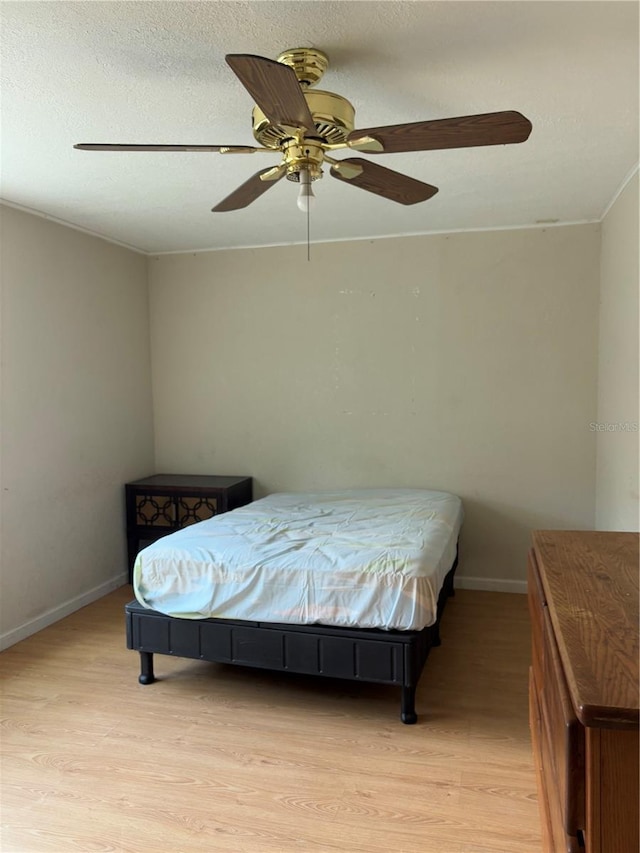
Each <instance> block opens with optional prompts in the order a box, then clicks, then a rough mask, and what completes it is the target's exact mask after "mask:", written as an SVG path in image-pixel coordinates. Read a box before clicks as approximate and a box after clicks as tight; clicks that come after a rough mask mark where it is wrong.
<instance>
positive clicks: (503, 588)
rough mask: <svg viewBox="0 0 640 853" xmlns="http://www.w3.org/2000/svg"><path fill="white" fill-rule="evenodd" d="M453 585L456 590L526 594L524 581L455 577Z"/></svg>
mask: <svg viewBox="0 0 640 853" xmlns="http://www.w3.org/2000/svg"><path fill="white" fill-rule="evenodd" d="M453 585H454V586H455V587H457V588H458V589H482V590H486V591H489V592H517V593H521V594H522V593H524V594H526V592H527V582H526V581H512V580H507V579H506V578H466V577H463V576H460V575H456V576H455V579H454V581H453Z"/></svg>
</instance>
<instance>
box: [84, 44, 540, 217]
mask: <svg viewBox="0 0 640 853" xmlns="http://www.w3.org/2000/svg"><path fill="white" fill-rule="evenodd" d="M225 58H226V61H227V64H228V65H229V66H230V68H231V70H232V71H233V72H234V73H235V75H236V76H237V77H238V79H239V80H240V82H241V83H242V85H243V86H244V87H245V89H246V90H247V91H248V92H249V94H250V95H251V96H252V98H253V99H254V101H255V102H256V105H257V106H255V107H254V109H253V135H254V137H255V139H256V141H257V142H258V143H259V146H248V145H112V144H105V143H80V144H79V145H74V148H81V149H83V150H85V151H202V152H218V153H220V154H254V153H256V152H266V153H267V154H273V153H279V154H280V155H281V160H280V162H279V163H278V165H276V166H273V167H271V168H268V169H262V170H261V171H259V172H256V173H255V174H254V175H252V176H251V177H250V178H249V180H247V181H245V183H244V184H242V185H241V186H239V187H238V188H237V189H236V190H234V192H232V193H231V195H228V196H227V197H226V198H225V199H223V200H222V201H221V202H219V203H218V204H217V205H216V206H215V207H214V208H213V211H214V212H225V211H229V210H238V209H240V208H244V207H247V206H248V205H249V204H251V203H252V202H253V201H255V200H256V199H257V198H259V196H261V195H262V194H263V193H265V192H266V191H267V190H268V189H269V188H270V187H272V186H273V185H274V184H275V183H277V181H279V180H280V179H281V178H283V177H286V178H287V179H288V180H290V181H296V182H297V183H299V184H300V192H299V195H298V207H299V208H300V209H301V210H303V211H305V212H307V213H308V211H309V205H310V203H311V202H312V200H313V197H314V196H313V190H312V186H311V185H312V183H313V181H317V180H318V178H321V177H322V166H323V164H324V163H328V164H329V166H330V170H329V173H330V175H331V177H333V178H336V179H337V180H339V181H343V182H344V183H347V184H351V185H352V186H354V187H359V188H360V189H362V190H366V191H367V192H371V193H375V194H376V195H380V196H383V197H384V198H387V199H389V200H390V201H395V202H398V203H400V204H416V203H417V202H421V201H426V200H427V199H429V198H431V197H432V196H434V195H435V194H436V193H437V192H438V188H437V187H434V186H431V185H430V184H425V183H423V182H422V181H418V180H416V179H415V178H410V177H408V176H407V175H402V174H400V173H399V172H394V171H392V170H391V169H388V168H386V167H384V166H379V165H377V164H376V163H372V162H370V161H369V160H365V159H363V158H361V157H348V158H346V159H340V160H336V159H334V157H333V154H334V152H336V151H340V150H341V149H351V150H354V151H363V152H365V153H367V154H393V153H397V152H408V151H434V150H438V149H444V148H470V147H472V146H478V145H509V144H512V143H516V142H524V141H525V140H526V139H528V137H529V134H530V133H531V122H530V121H529V120H528V119H527V118H525V117H524V116H523V115H522V114H521V113H519V112H515V111H513V110H508V111H503V112H496V113H484V114H482V115H472V116H459V117H457V118H446V119H438V120H435V121H417V122H411V123H410V124H395V125H386V126H383V127H369V128H365V129H363V130H356V129H355V127H354V125H355V110H354V108H353V106H352V104H350V103H349V101H347V99H346V98H343V97H342V95H337V94H335V93H334V92H324V91H321V90H319V89H314V88H313V87H314V86H315V85H316V84H317V83H318V82H319V81H320V80H321V78H322V76H323V74H324V72H325V71H326V70H327V68H328V65H329V59H328V57H327V55H326V54H325V53H323V52H322V51H321V50H317V49H316V48H311V47H299V48H294V49H292V50H286V51H285V52H284V53H281V54H280V56H279V57H278V59H277V60H276V61H273V60H272V59H265V58H264V57H262V56H253V55H251V54H229V55H227V56H226V57H225Z"/></svg>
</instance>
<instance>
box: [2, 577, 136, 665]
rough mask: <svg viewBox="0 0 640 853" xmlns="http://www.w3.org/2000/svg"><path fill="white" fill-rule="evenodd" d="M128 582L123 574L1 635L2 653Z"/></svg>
mask: <svg viewBox="0 0 640 853" xmlns="http://www.w3.org/2000/svg"><path fill="white" fill-rule="evenodd" d="M126 582H127V574H126V572H123V573H122V574H119V575H116V577H114V578H111V580H108V581H105V583H101V584H100V585H99V586H95V587H94V588H93V589H90V590H88V591H87V592H84V593H82V595H78V596H76V597H75V598H70V599H69V600H68V601H65V602H63V603H62V604H59V605H58V606H57V607H53V608H52V609H51V610H47V612H46V613H43V614H42V616H38V617H37V618H36V619H31V620H30V621H29V622H25V623H24V625H20V626H19V627H18V628H14V629H13V630H11V631H7V632H6V633H5V634H0V651H2V650H3V649H8V648H9V646H13V645H15V644H16V643H19V642H20V640H25V639H26V638H27V637H30V636H31V635H32V634H36V633H37V632H38V631H42V629H43V628H47V627H48V626H49V625H53V623H54V622H58V621H59V620H60V619H64V617H65V616H69V614H71V613H74V612H75V611H76V610H80V608H81V607H86V605H87V604H91V603H92V602H94V601H97V600H98V599H99V598H102V597H103V596H105V595H108V594H109V593H110V592H113V590H114V589H118V588H119V587H121V586H124V585H125V584H126Z"/></svg>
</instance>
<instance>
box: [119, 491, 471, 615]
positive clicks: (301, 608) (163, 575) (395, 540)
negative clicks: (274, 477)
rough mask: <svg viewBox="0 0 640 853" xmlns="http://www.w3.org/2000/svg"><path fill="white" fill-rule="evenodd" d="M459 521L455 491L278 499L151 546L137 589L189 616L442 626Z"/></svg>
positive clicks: (144, 598)
mask: <svg viewBox="0 0 640 853" xmlns="http://www.w3.org/2000/svg"><path fill="white" fill-rule="evenodd" d="M462 520H463V509H462V502H461V500H460V498H458V497H456V496H455V495H452V494H449V493H448V492H439V491H430V490H424V489H359V490H349V491H334V492H315V493H289V494H273V495H269V496H268V497H266V498H262V499H261V500H258V501H254V502H253V503H251V504H249V505H247V506H244V507H241V508H240V509H236V510H233V511H232V512H227V513H224V514H222V515H218V516H215V517H214V518H211V519H209V520H207V521H201V522H200V523H198V524H194V525H192V526H190V527H187V528H185V529H184V530H180V531H178V532H176V533H172V534H170V535H169V536H165V537H163V538H162V539H159V540H158V541H157V542H154V543H153V544H152V545H149V546H148V547H147V548H145V549H144V550H142V551H141V552H140V553H139V554H138V557H137V559H136V562H135V567H134V573H133V582H134V590H135V595H136V598H137V599H138V601H139V602H140V603H141V604H142V605H143V606H144V607H147V608H150V609H153V610H156V611H159V612H161V613H166V614H168V615H169V616H178V617H182V618H187V619H206V618H209V617H216V618H220V619H238V620H247V621H254V622H255V621H257V622H281V623H290V624H312V623H320V624H323V625H340V626H345V627H354V628H355V627H360V628H383V629H397V630H419V629H421V628H424V627H426V626H427V625H431V624H433V622H435V619H436V606H437V601H438V594H439V592H440V589H441V587H442V583H443V581H444V577H445V575H446V574H447V572H448V571H449V569H450V568H451V566H452V564H453V561H454V559H455V556H456V545H457V539H458V534H459V532H460V527H461V525H462Z"/></svg>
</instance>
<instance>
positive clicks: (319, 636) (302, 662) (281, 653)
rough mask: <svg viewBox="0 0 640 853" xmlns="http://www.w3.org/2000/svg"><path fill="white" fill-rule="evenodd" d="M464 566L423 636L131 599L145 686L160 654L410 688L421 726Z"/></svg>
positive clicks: (130, 629) (408, 715)
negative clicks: (180, 611)
mask: <svg viewBox="0 0 640 853" xmlns="http://www.w3.org/2000/svg"><path fill="white" fill-rule="evenodd" d="M457 565H458V557H457V556H456V559H455V560H454V563H453V565H452V567H451V569H450V570H449V572H448V573H447V576H446V577H445V580H444V583H443V586H442V589H441V590H440V594H439V596H438V610H437V619H436V622H435V623H434V624H433V625H431V626H429V627H428V628H423V630H422V631H383V630H379V629H359V628H340V627H331V626H327V625H285V624H277V623H272V622H244V621H243V622H234V621H233V620H230V619H180V618H176V617H173V616H166V615H165V614H163V613H158V612H156V611H155V610H148V609H146V608H145V607H142V605H141V604H139V603H138V602H137V601H131V602H129V604H127V605H126V606H125V613H126V619H127V648H129V649H134V650H135V651H137V652H140V676H139V678H138V681H139V682H140V683H141V684H152V683H153V682H154V681H155V676H154V673H153V656H154V654H162V655H174V656H176V657H183V658H195V659H198V660H206V661H211V662H216V663H233V664H239V665H240V666H254V667H260V668H262V669H273V670H277V671H280V672H285V671H286V672H296V673H302V674H305V675H324V676H328V677H330V678H346V679H348V680H350V681H367V682H376V683H378V684H394V685H397V686H399V687H401V690H402V692H401V712H400V719H401V720H402V722H403V723H407V724H410V723H415V722H417V720H418V717H417V714H416V709H415V696H416V687H417V686H418V680H419V678H420V675H421V673H422V669H423V667H424V664H425V662H426V660H427V657H428V656H429V652H430V651H431V649H432V647H434V646H439V645H440V620H441V618H442V613H443V611H444V608H445V604H446V602H447V598H449V596H452V595H454V590H453V579H454V575H455V571H456V567H457Z"/></svg>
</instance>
